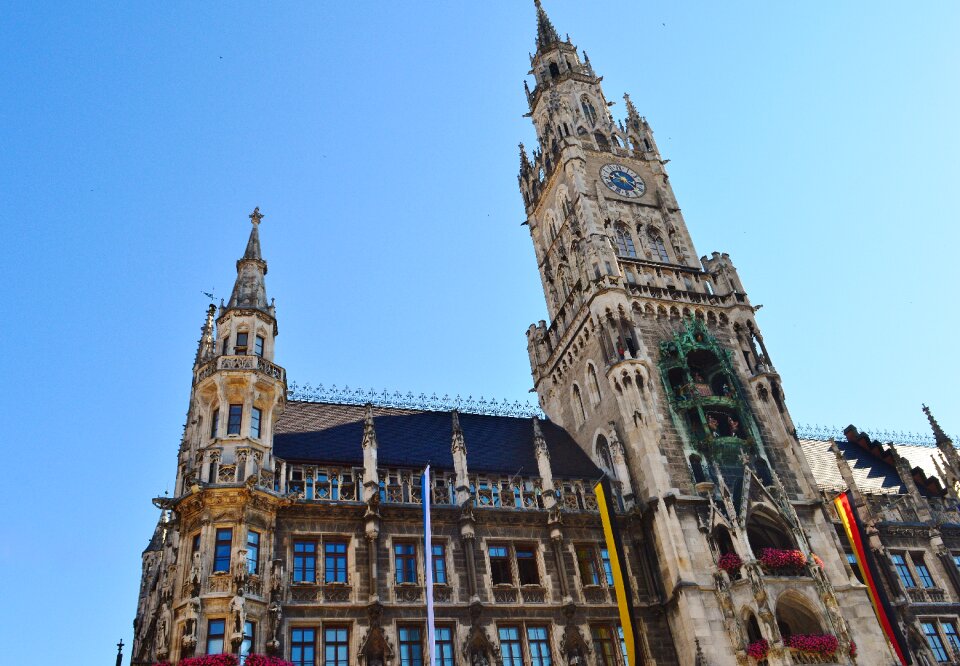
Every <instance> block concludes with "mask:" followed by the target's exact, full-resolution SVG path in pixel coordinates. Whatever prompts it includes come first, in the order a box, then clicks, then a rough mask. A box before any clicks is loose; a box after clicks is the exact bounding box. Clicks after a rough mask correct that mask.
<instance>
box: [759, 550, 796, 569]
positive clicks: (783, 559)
mask: <svg viewBox="0 0 960 666" xmlns="http://www.w3.org/2000/svg"><path fill="white" fill-rule="evenodd" d="M760 565H761V566H762V567H763V568H764V569H766V570H767V571H775V572H777V573H782V572H791V573H796V572H799V571H803V570H804V569H805V568H806V566H807V558H806V557H804V556H803V553H802V552H800V551H799V550H781V549H779V548H764V549H763V550H762V551H761V552H760Z"/></svg>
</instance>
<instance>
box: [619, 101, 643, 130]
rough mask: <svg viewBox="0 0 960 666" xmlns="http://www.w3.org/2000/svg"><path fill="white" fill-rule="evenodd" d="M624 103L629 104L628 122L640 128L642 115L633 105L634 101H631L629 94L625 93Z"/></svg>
mask: <svg viewBox="0 0 960 666" xmlns="http://www.w3.org/2000/svg"><path fill="white" fill-rule="evenodd" d="M623 101H624V102H626V103H627V120H629V121H630V123H631V124H633V123H636V126H637V127H638V128H639V126H640V114H639V113H637V107H635V106H634V105H633V100H632V99H630V94H629V93H623Z"/></svg>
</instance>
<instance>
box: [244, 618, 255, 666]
mask: <svg viewBox="0 0 960 666" xmlns="http://www.w3.org/2000/svg"><path fill="white" fill-rule="evenodd" d="M254 631H255V629H254V626H253V622H244V623H243V642H242V643H240V664H241V666H242V665H243V664H244V663H245V662H246V661H247V655H248V654H250V653H251V652H252V651H253V643H254V637H255V634H254Z"/></svg>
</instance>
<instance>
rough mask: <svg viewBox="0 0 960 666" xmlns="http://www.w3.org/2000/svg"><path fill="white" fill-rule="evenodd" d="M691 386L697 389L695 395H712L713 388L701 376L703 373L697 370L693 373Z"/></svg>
mask: <svg viewBox="0 0 960 666" xmlns="http://www.w3.org/2000/svg"><path fill="white" fill-rule="evenodd" d="M693 386H694V388H695V389H696V391H697V395H700V396H711V395H713V390H712V389H711V388H710V385H709V384H708V383H707V380H706V379H704V378H703V375H702V374H700V373H699V372H695V373H693Z"/></svg>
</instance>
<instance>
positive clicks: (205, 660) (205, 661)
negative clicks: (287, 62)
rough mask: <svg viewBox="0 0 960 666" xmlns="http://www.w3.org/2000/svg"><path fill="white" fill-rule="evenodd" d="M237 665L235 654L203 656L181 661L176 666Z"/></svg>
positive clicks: (237, 660)
mask: <svg viewBox="0 0 960 666" xmlns="http://www.w3.org/2000/svg"><path fill="white" fill-rule="evenodd" d="M239 663H240V660H239V659H237V655H235V654H229V653H228V654H205V655H202V656H199V657H187V658H186V659H181V660H180V663H179V664H177V666H237V664H239Z"/></svg>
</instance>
